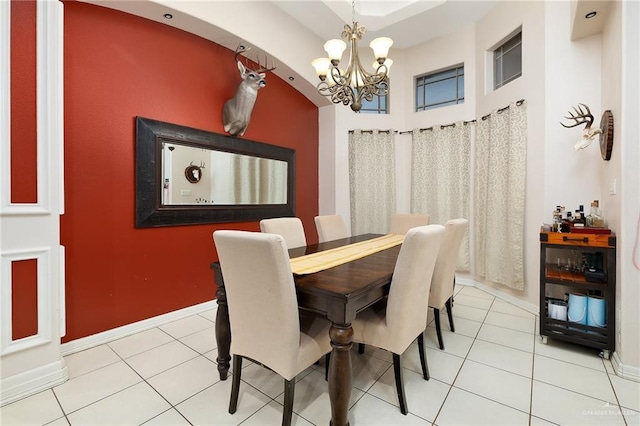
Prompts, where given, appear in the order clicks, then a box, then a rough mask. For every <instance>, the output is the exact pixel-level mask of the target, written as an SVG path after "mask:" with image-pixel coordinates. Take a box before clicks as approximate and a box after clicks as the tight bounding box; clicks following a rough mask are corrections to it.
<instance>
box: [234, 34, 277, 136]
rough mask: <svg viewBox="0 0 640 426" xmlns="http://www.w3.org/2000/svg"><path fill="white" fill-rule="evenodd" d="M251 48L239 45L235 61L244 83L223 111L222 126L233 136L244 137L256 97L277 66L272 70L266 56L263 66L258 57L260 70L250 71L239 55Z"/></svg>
mask: <svg viewBox="0 0 640 426" xmlns="http://www.w3.org/2000/svg"><path fill="white" fill-rule="evenodd" d="M249 49H250V48H246V47H244V46H243V45H239V46H238V47H237V48H236V52H235V55H234V57H233V58H234V60H235V61H236V63H237V65H238V71H240V77H242V82H241V83H240V86H238V90H237V91H236V94H235V96H234V97H233V98H231V99H229V100H228V101H227V102H225V104H224V107H223V109H222V124H223V125H224V131H225V132H227V133H229V134H230V135H232V136H238V135H240V136H242V135H244V132H245V131H246V130H247V126H249V120H250V119H251V111H253V105H254V104H255V103H256V97H257V96H258V90H259V89H261V88H263V87H264V86H266V84H267V82H266V81H265V80H264V78H265V76H266V74H265V73H266V72H268V71H273V70H274V69H276V67H275V65H274V66H273V67H271V68H267V67H268V58H267V55H266V54H265V56H264V58H265V65H264V66H262V64H261V62H260V57H258V69H255V70H253V69H250V68H248V67H247V66H245V65H244V64H243V63H242V62H241V61H240V60H239V59H238V55H240V53H242V52H246V51H248V50H249Z"/></svg>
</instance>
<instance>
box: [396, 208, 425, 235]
mask: <svg viewBox="0 0 640 426" xmlns="http://www.w3.org/2000/svg"><path fill="white" fill-rule="evenodd" d="M428 224H429V215H428V214H404V213H395V214H392V215H391V225H390V227H389V233H390V234H401V235H404V234H406V233H407V231H409V229H411V228H415V227H416V226H424V225H428Z"/></svg>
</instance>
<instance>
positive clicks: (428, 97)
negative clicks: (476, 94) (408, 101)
mask: <svg viewBox="0 0 640 426" xmlns="http://www.w3.org/2000/svg"><path fill="white" fill-rule="evenodd" d="M461 103H464V65H460V66H457V67H453V68H449V69H447V70H444V71H439V72H435V73H431V74H427V75H424V76H422V77H417V78H416V111H424V110H427V109H432V108H439V107H443V106H448V105H455V104H461Z"/></svg>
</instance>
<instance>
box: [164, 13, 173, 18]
mask: <svg viewBox="0 0 640 426" xmlns="http://www.w3.org/2000/svg"><path fill="white" fill-rule="evenodd" d="M164 17H165V18H167V19H173V15H172V14H170V13H165V14H164Z"/></svg>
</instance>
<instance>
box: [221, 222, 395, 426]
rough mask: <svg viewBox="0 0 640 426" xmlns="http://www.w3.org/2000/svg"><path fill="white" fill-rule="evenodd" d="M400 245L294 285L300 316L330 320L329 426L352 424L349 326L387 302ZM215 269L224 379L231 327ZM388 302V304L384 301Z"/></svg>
mask: <svg viewBox="0 0 640 426" xmlns="http://www.w3.org/2000/svg"><path fill="white" fill-rule="evenodd" d="M381 237H383V236H382V235H380V234H363V235H357V236H353V237H348V238H343V239H339V240H334V241H327V242H323V243H318V244H310V245H307V246H304V247H298V248H292V249H290V250H289V257H290V259H292V263H293V262H294V261H295V259H296V258H299V257H302V256H305V257H309V255H313V254H315V253H320V252H323V251H336V250H339V248H340V247H346V246H349V247H353V246H357V245H358V244H366V243H364V242H366V241H368V240H374V239H380V238H381ZM400 247H401V245H400V243H398V244H396V245H393V246H392V247H390V248H385V249H383V250H380V251H375V252H373V253H370V254H366V255H365V256H364V257H359V258H355V259H350V260H348V261H346V263H342V264H339V265H337V266H332V267H329V268H328V269H323V270H320V271H317V272H311V273H295V271H294V282H295V286H296V294H297V298H298V306H299V309H300V310H302V311H309V312H313V313H315V314H317V315H321V316H323V317H326V318H327V319H328V320H329V321H331V327H330V330H329V337H330V339H331V347H332V350H331V360H330V363H329V371H328V391H329V399H330V403H331V423H330V424H331V425H332V426H346V425H348V424H349V419H348V411H349V400H350V398H351V390H352V367H351V348H352V346H353V328H352V327H351V322H352V321H353V320H354V318H355V317H356V316H357V315H358V313H359V312H361V311H363V310H364V309H366V308H367V307H369V306H371V305H373V304H375V303H377V302H379V301H381V300H384V299H385V298H386V297H387V295H388V294H389V287H390V285H391V277H392V275H393V271H394V268H395V264H396V260H397V258H398V254H399V252H400ZM211 269H212V270H213V273H214V280H215V284H216V285H217V291H216V298H217V303H218V310H217V314H216V322H215V334H216V342H217V346H218V356H217V359H216V361H217V363H218V372H219V374H220V379H221V380H226V379H227V376H228V372H229V366H230V360H231V356H230V353H229V351H230V346H231V339H232V336H231V327H230V325H229V313H228V308H227V299H226V294H225V289H224V279H223V276H222V271H221V268H220V264H219V262H213V263H212V264H211ZM381 303H384V302H381Z"/></svg>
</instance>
